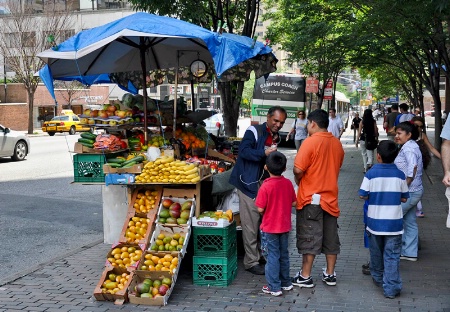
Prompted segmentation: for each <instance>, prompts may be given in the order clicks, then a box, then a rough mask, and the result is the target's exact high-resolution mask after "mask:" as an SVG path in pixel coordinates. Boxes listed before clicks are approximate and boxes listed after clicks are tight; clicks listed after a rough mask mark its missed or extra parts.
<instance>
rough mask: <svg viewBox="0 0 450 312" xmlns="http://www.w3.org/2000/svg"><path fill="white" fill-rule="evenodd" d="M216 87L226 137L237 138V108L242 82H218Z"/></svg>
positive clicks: (239, 101) (242, 86)
mask: <svg viewBox="0 0 450 312" xmlns="http://www.w3.org/2000/svg"><path fill="white" fill-rule="evenodd" d="M217 87H218V89H219V92H220V99H221V101H222V107H223V120H224V122H225V133H226V135H227V136H232V137H236V136H237V123H238V119H239V107H240V104H241V98H242V91H244V82H243V81H239V82H237V81H230V82H219V83H218V84H217Z"/></svg>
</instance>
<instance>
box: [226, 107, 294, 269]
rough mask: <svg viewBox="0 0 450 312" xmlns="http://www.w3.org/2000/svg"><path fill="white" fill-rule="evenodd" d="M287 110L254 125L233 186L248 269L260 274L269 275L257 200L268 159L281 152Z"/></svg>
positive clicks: (271, 111) (244, 141) (277, 109)
mask: <svg viewBox="0 0 450 312" xmlns="http://www.w3.org/2000/svg"><path fill="white" fill-rule="evenodd" d="M286 117H287V114H286V110H285V109H284V108H282V107H281V106H273V107H271V108H269V111H268V112H267V121H266V122H265V123H263V124H260V125H252V126H250V127H248V129H247V130H246V131H245V133H244V137H243V138H242V141H241V144H240V145H239V157H238V158H237V160H236V164H235V165H234V167H233V171H232V172H231V176H230V180H229V183H230V184H231V185H234V186H235V187H236V188H237V190H238V196H239V214H240V218H241V226H242V240H243V245H244V251H245V255H244V268H245V269H246V270H247V271H249V272H250V273H253V274H256V275H264V274H265V267H264V265H263V263H264V264H265V261H264V260H263V259H261V251H260V244H259V240H258V233H259V227H260V224H261V215H260V213H259V211H258V208H257V207H256V206H255V198H256V195H257V194H258V190H259V187H260V185H261V183H262V182H263V180H264V178H265V177H268V176H267V175H266V176H265V174H264V173H265V171H264V165H265V163H266V157H267V156H268V155H269V154H271V153H273V152H275V151H276V150H277V145H278V143H280V134H279V131H280V129H281V128H282V127H283V125H284V123H285V121H286Z"/></svg>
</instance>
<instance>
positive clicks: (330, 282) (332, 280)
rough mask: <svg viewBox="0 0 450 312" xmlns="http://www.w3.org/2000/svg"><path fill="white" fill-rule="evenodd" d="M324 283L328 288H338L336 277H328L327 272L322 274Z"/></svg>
mask: <svg viewBox="0 0 450 312" xmlns="http://www.w3.org/2000/svg"><path fill="white" fill-rule="evenodd" d="M322 281H324V282H325V284H327V285H328V286H336V275H333V274H331V275H328V274H326V273H325V272H323V273H322Z"/></svg>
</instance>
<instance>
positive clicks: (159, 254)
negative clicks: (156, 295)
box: [137, 250, 182, 282]
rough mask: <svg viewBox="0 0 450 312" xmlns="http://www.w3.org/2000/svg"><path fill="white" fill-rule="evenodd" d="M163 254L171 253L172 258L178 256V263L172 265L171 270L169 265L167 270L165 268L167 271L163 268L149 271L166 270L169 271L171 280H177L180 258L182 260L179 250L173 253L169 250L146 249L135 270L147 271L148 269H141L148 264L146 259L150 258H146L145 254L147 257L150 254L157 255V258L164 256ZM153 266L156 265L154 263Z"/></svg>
mask: <svg viewBox="0 0 450 312" xmlns="http://www.w3.org/2000/svg"><path fill="white" fill-rule="evenodd" d="M165 255H171V256H172V257H173V258H175V257H177V258H178V264H177V265H176V266H175V267H173V268H172V270H170V267H169V270H167V271H164V270H163V271H156V270H155V271H149V272H167V273H169V274H170V275H171V276H172V279H173V282H175V281H176V280H177V277H178V271H179V270H180V265H181V260H182V257H181V254H180V253H179V252H178V253H174V254H173V253H171V252H170V251H152V250H146V251H144V253H143V254H142V258H141V261H140V262H139V266H138V270H137V271H140V272H142V271H143V272H147V271H148V270H145V269H144V270H142V266H144V265H148V264H147V263H146V260H151V259H146V256H147V258H150V257H151V256H157V257H159V258H164V256H165ZM152 262H153V261H152ZM153 263H154V262H153ZM154 264H155V263H154ZM155 266H156V264H155Z"/></svg>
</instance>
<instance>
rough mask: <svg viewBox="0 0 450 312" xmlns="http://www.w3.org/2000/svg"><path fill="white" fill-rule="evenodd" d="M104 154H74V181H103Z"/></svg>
mask: <svg viewBox="0 0 450 312" xmlns="http://www.w3.org/2000/svg"><path fill="white" fill-rule="evenodd" d="M105 163H106V156H105V155H104V154H98V155H96V154H75V155H74V156H73V176H74V181H75V182H105V174H104V173H103V165H104V164H105Z"/></svg>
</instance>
